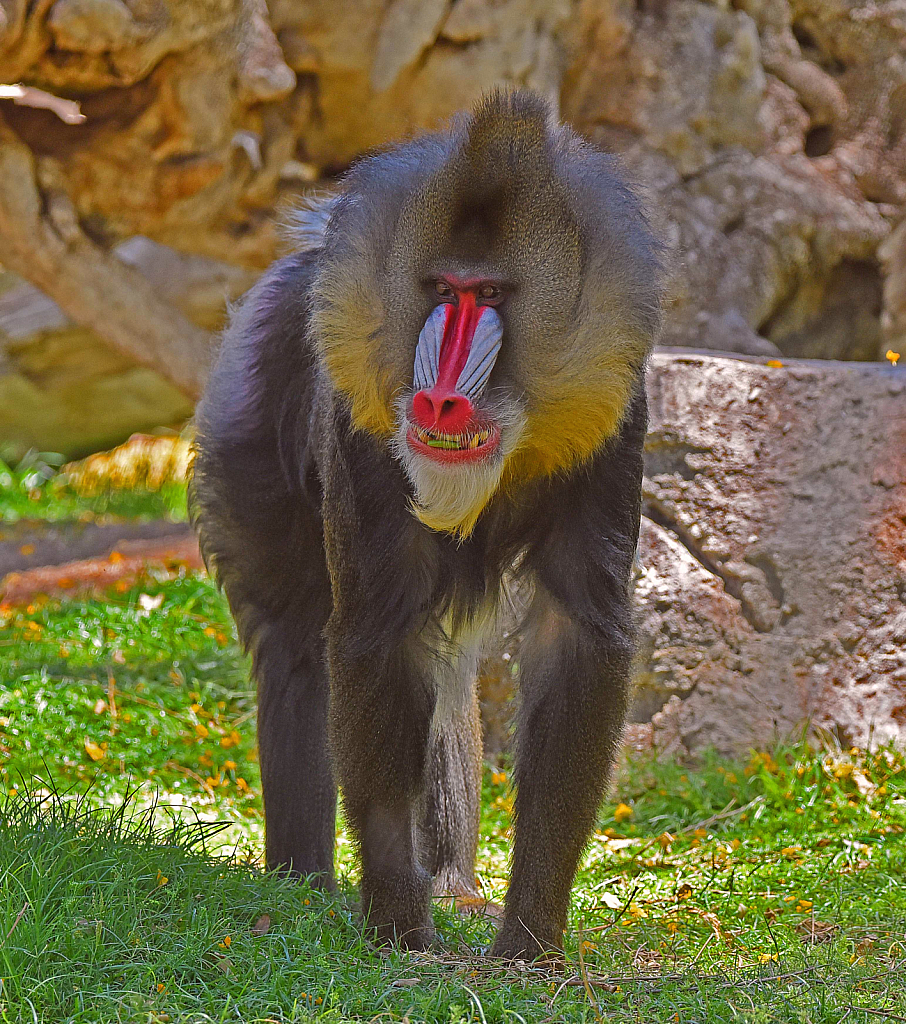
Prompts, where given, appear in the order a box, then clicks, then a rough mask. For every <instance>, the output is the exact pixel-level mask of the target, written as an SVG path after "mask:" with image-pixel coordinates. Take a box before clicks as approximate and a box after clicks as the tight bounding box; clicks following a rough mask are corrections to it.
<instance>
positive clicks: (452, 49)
mask: <svg viewBox="0 0 906 1024" xmlns="http://www.w3.org/2000/svg"><path fill="white" fill-rule="evenodd" d="M0 83H5V85H4V86H3V88H2V89H0V96H2V97H3V98H0V263H2V266H3V274H2V276H0V446H2V448H3V452H2V454H3V455H4V456H5V458H6V459H7V461H15V460H16V459H19V458H21V457H22V456H23V455H24V454H25V453H26V452H27V451H29V450H30V449H34V450H38V451H50V452H57V453H60V454H62V455H64V456H66V457H67V458H69V457H74V456H81V455H85V454H87V453H89V452H91V451H95V450H98V449H101V448H107V447H110V446H111V445H114V444H117V443H119V442H121V441H123V440H124V439H125V438H127V437H128V436H129V435H130V434H131V433H133V432H134V431H147V430H151V429H154V428H159V427H162V426H174V427H179V426H180V425H181V424H182V423H183V422H184V421H185V420H186V418H187V417H189V416H190V414H191V411H192V403H193V399H194V398H195V397H196V396H197V393H198V390H199V387H200V384H201V381H202V378H203V373H204V365H205V362H206V353H207V352H208V350H209V348H210V346H211V343H212V342H211V339H212V338H213V337H214V332H216V330H217V328H218V327H219V326H220V325H221V324H222V322H223V319H224V311H225V306H226V303H227V302H228V301H229V300H231V299H234V298H236V297H237V296H238V295H240V294H241V293H242V292H243V291H244V290H245V289H246V288H247V287H248V286H249V285H250V284H251V282H252V281H253V280H254V278H255V276H256V274H258V273H259V272H260V271H261V269H262V268H263V267H265V266H267V264H268V263H269V262H270V261H271V260H273V259H274V258H275V256H277V255H279V253H280V252H281V246H282V243H281V239H280V233H279V230H278V225H279V223H280V221H281V218H282V217H283V211H284V210H285V208H286V207H287V206H289V205H291V204H292V202H293V201H294V200H295V199H296V198H297V197H298V196H300V195H301V194H303V193H305V192H307V191H309V190H311V189H316V188H323V187H330V185H331V183H332V182H334V181H335V180H336V178H337V176H339V175H341V174H342V173H343V171H344V170H345V169H346V168H347V167H348V166H349V164H350V163H351V162H352V161H353V160H354V159H355V158H356V157H357V156H358V155H359V154H360V153H362V152H364V151H366V150H367V149H369V148H371V147H375V146H380V145H382V144H384V143H387V142H389V141H392V140H396V139H399V138H401V137H403V136H405V135H407V134H408V133H411V132H413V131H415V130H418V129H421V128H430V127H434V126H437V125H438V124H440V123H442V122H443V121H444V119H445V118H447V117H449V116H450V115H451V114H452V113H454V112H455V111H457V110H459V109H461V108H463V107H465V106H467V105H468V104H470V103H471V102H472V101H473V100H474V99H475V98H476V97H477V96H478V95H479V94H480V93H481V92H482V91H484V90H486V89H488V88H490V87H493V86H497V85H503V84H520V85H527V86H531V87H533V88H535V89H538V90H540V91H541V92H543V93H544V94H546V95H547V96H549V97H551V98H552V99H553V100H554V102H555V103H556V105H557V106H558V108H559V110H560V112H561V114H562V116H563V117H564V118H565V119H567V120H568V121H570V122H571V123H572V124H573V125H574V126H575V127H576V128H577V129H578V130H579V131H580V132H582V133H583V134H584V135H585V136H587V137H588V138H589V139H591V140H592V141H594V142H596V143H598V144H600V145H602V146H604V147H606V148H608V149H610V150H613V151H615V152H617V153H619V154H620V155H621V157H622V159H623V161H624V163H625V164H626V166H627V167H628V169H629V171H630V173H631V175H632V176H633V177H634V178H635V179H636V181H637V182H638V183H639V184H640V185H641V186H642V187H643V188H644V189H645V190H646V191H647V192H648V194H649V196H650V199H651V201H652V207H653V209H654V210H655V211H656V217H657V219H658V221H659V227H660V229H661V230H662V232H663V234H664V235H665V237H666V238H667V239H668V240H669V242H670V244H671V246H672V248H673V251H674V254H675V256H674V274H673V281H672V287H671V294H670V301H669V309H668V317H667V328H666V332H665V334H664V337H663V344H664V345H665V346H691V347H694V348H705V349H715V350H724V351H731V352H736V353H744V354H749V355H760V356H767V357H769V358H770V357H783V356H795V357H809V358H819V359H837V360H866V361H874V360H883V359H884V355H885V353H886V352H887V351H888V350H891V351H894V352H896V351H899V350H900V348H901V347H902V342H903V335H904V332H906V229H904V228H903V227H902V226H900V227H898V224H900V223H901V220H902V214H903V208H904V200H906V14H904V11H903V9H902V6H901V5H899V4H896V3H881V2H878V3H875V2H865V3H863V2H859V0H736V2H734V3H731V2H729V0H719V2H704V0H636V2H631V0H389V2H388V0H356V2H354V3H349V2H337V0H329V2H328V0H271V2H270V3H266V2H265V0H41V2H39V3H28V2H26V0H2V3H0Z"/></svg>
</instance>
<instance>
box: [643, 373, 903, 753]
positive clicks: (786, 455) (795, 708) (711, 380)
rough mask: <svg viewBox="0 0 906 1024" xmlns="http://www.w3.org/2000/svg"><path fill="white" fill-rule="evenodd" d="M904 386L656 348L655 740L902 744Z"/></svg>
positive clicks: (725, 744) (648, 591) (651, 504)
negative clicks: (816, 739) (812, 736)
mask: <svg viewBox="0 0 906 1024" xmlns="http://www.w3.org/2000/svg"><path fill="white" fill-rule="evenodd" d="M902 382H903V370H902V369H897V368H892V367H884V366H880V365H865V364H859V365H855V364H846V363H832V362H826V363H821V362H812V361H788V362H787V361H785V362H784V365H783V366H781V367H770V366H767V365H763V364H762V363H761V362H756V361H740V360H731V359H727V358H719V357H714V356H708V355H704V354H691V353H690V354H685V355H684V354H678V353H670V354H668V353H664V354H658V355H656V356H655V357H654V360H653V363H652V366H651V370H650V373H649V382H648V383H649V397H650V405H651V426H650V433H649V436H648V439H647V443H646V449H647V450H646V477H645V490H644V500H645V515H646V520H647V521H645V522H644V524H643V531H642V541H641V545H640V557H641V563H642V569H641V573H640V577H639V580H638V584H637V593H638V600H639V604H640V614H641V625H642V637H643V642H642V646H641V650H640V658H639V668H638V695H637V699H636V705H635V711H634V714H633V718H634V719H635V720H637V721H644V720H646V719H649V718H650V719H651V720H652V724H653V726H654V733H653V735H654V743H655V745H656V746H658V747H659V748H660V749H672V750H679V751H681V752H682V751H684V752H689V751H694V750H701V749H702V748H704V747H707V746H714V747H716V748H717V749H718V750H720V751H722V752H725V753H737V754H738V753H744V752H745V751H746V750H747V749H748V748H749V747H752V746H755V747H764V746H767V745H770V744H771V743H773V742H776V741H777V740H778V739H795V738H796V737H797V736H798V735H799V734H800V731H801V730H802V729H803V728H805V727H808V726H810V727H811V728H812V729H815V730H825V731H828V732H831V733H833V734H834V735H835V736H836V737H837V738H838V739H839V741H840V742H842V743H843V744H844V745H851V744H855V745H858V746H866V745H867V744H869V742H874V743H881V742H885V741H887V740H895V741H897V742H900V743H904V742H906V649H904V647H903V642H902V640H898V639H897V638H898V637H899V636H900V634H901V633H903V631H904V627H903V622H904V620H906V402H904V401H903V391H902V390H901V387H900V386H901V384H902ZM665 702H666V703H665Z"/></svg>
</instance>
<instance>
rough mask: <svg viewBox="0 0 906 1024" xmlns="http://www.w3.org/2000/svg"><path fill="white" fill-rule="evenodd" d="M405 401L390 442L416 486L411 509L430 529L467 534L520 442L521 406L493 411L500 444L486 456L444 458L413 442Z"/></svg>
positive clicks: (494, 489)
mask: <svg viewBox="0 0 906 1024" xmlns="http://www.w3.org/2000/svg"><path fill="white" fill-rule="evenodd" d="M401 405H402V406H403V408H401V409H400V410H399V416H398V420H397V421H398V423H399V424H400V425H399V428H398V429H397V432H396V434H395V435H394V438H393V442H392V445H393V453H394V455H395V456H396V457H397V459H399V461H400V462H401V463H402V465H403V468H404V469H405V471H406V476H408V478H409V481H410V483H411V484H412V487H413V489H414V490H415V501H414V503H413V508H412V511H413V513H414V514H415V516H416V517H417V518H418V519H419V520H420V521H421V522H423V523H424V524H425V525H426V526H428V527H430V528H431V529H432V530H439V531H441V532H444V533H454V534H458V535H460V536H463V537H467V536H468V535H469V534H470V533H471V532H472V529H473V528H474V526H475V523H476V521H477V520H478V517H479V516H480V515H481V512H482V510H483V509H484V507H485V505H487V503H488V502H489V501H490V500H491V497H492V496H493V494H494V492H495V491H496V490H497V487H498V485H499V484H500V478H501V477H502V475H503V469H504V466H505V464H506V460H507V457H508V456H509V455H510V454H511V453H512V452H513V450H514V449H515V448H516V445H517V444H518V442H519V439H520V437H521V435H522V429H523V423H524V418H523V415H522V412H521V410H518V411H510V414H509V415H508V416H506V417H503V416H499V415H498V416H495V418H496V419H497V422H498V423H499V425H500V444H499V446H498V448H497V450H496V451H495V452H494V453H493V454H492V455H489V456H488V457H487V458H486V459H482V460H480V461H475V462H449V463H444V462H438V461H437V460H436V459H432V458H430V457H429V456H427V455H422V454H420V453H419V452H416V451H413V450H412V448H411V447H410V446H409V442H408V440H407V435H408V432H409V421H408V418H407V416H406V415H405V410H407V409H408V407H409V400H408V399H407V400H406V401H405V402H404V403H401Z"/></svg>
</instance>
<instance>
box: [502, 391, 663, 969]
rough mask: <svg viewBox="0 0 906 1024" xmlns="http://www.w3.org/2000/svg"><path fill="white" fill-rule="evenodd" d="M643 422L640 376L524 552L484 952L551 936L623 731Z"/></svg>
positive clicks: (514, 948) (522, 952)
mask: <svg viewBox="0 0 906 1024" xmlns="http://www.w3.org/2000/svg"><path fill="white" fill-rule="evenodd" d="M645 424H646V407H645V396H644V391H643V390H642V389H641V385H640V386H639V390H638V393H637V395H636V397H635V399H634V400H633V404H632V406H631V407H630V409H629V411H628V413H627V418H626V420H625V422H624V425H623V429H622V432H621V434H620V436H619V437H618V438H617V439H615V440H613V441H612V442H611V443H610V444H608V445H607V446H606V447H605V448H604V449H603V450H602V451H601V452H599V453H598V455H597V456H596V457H595V458H594V459H593V460H592V462H591V464H590V465H588V466H585V467H582V468H580V469H579V470H577V471H575V472H574V473H573V474H572V476H571V477H570V478H569V480H567V481H565V482H564V483H562V484H559V485H558V484H553V485H552V486H551V492H552V495H553V493H556V494H557V507H559V508H560V509H561V510H562V511H561V512H560V514H559V516H558V517H557V518H556V519H554V520H553V527H552V529H551V531H550V533H549V535H548V536H547V537H545V538H544V540H543V541H542V542H541V543H540V544H538V545H537V546H536V547H535V548H534V549H533V550H531V551H529V552H528V555H527V559H526V567H527V568H528V569H529V571H531V572H532V573H533V576H534V580H535V598H534V601H533V604H532V607H531V609H530V612H529V616H528V621H527V624H526V638H525V649H524V652H523V654H522V655H521V658H520V661H521V664H522V673H521V702H520V709H519V720H518V725H517V737H518V739H517V750H516V772H515V775H516V785H517V796H516V841H515V850H514V854H513V870H512V877H511V882H510V888H509V891H508V893H507V898H506V915H505V919H504V924H503V927H502V929H501V932H500V934H499V935H498V937H497V940H496V942H495V944H494V948H493V953H494V954H495V955H500V956H506V957H519V956H523V957H528V958H532V957H534V956H537V955H538V954H539V953H540V952H542V951H545V950H549V949H552V948H558V947H559V946H560V943H561V941H562V936H563V930H564V928H565V927H566V915H567V909H568V904H569V892H570V887H571V886H572V882H573V877H574V875H575V872H576V867H577V865H578V861H579V857H580V855H581V853H582V850H583V848H584V846H585V844H586V842H587V841H588V838H589V835H590V834H591V831H592V829H593V827H594V823H595V819H596V816H597V811H598V806H599V804H600V802H601V799H602V797H603V794H604V787H605V784H606V782H607V778H608V774H609V772H610V769H611V766H612V765H613V761H614V758H615V756H616V752H617V749H618V745H619V742H620V738H621V735H622V730H623V723H624V720H625V715H626V708H627V703H628V696H629V686H630V673H631V661H632V654H633V628H632V611H631V606H630V587H631V578H632V566H633V559H634V555H635V548H636V543H637V541H638V531H639V515H640V504H639V491H640V485H641V476H642V443H643V440H644V435H645ZM561 487H563V488H564V489H565V491H566V492H567V493H563V492H562V491H561V490H560V488H561Z"/></svg>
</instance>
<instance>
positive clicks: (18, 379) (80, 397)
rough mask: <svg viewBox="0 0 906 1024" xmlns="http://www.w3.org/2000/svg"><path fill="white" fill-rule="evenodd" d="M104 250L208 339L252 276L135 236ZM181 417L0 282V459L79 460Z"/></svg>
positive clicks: (12, 282)
mask: <svg viewBox="0 0 906 1024" xmlns="http://www.w3.org/2000/svg"><path fill="white" fill-rule="evenodd" d="M113 252H114V254H115V256H116V257H117V258H118V259H119V260H120V261H122V262H124V263H125V264H127V265H128V266H131V267H133V268H135V269H138V270H139V271H140V272H141V273H142V276H143V277H144V278H145V279H146V280H147V281H149V282H150V284H151V286H152V288H153V289H154V291H155V292H156V294H158V295H159V296H161V298H162V299H163V300H164V301H166V302H168V303H171V304H172V305H173V306H174V307H175V308H177V309H178V310H180V311H181V312H182V313H183V314H184V315H185V316H186V317H187V319H189V320H190V321H191V322H193V323H195V324H197V325H198V326H199V327H203V328H205V329H206V330H211V331H213V330H216V329H218V328H219V327H220V326H221V325H222V323H223V318H224V309H225V303H226V301H228V300H232V299H235V298H237V297H238V296H239V295H240V294H242V292H243V291H245V289H246V288H248V287H249V286H250V285H251V284H252V282H253V281H254V279H255V276H256V274H255V273H254V272H253V271H249V270H244V269H242V268H240V267H236V266H232V265H230V264H226V263H220V262H217V261H215V260H209V259H206V258H204V257H201V256H184V255H181V254H179V253H177V252H176V251H175V250H173V249H169V248H167V247H166V246H162V245H159V244H157V243H156V242H152V241H150V240H149V239H147V238H142V237H141V236H137V237H136V238H132V239H130V240H129V241H128V242H124V243H122V244H121V245H119V246H117V247H116V248H115V249H114V250H113ZM191 414H192V403H191V402H190V401H188V400H187V398H186V397H185V395H183V394H181V393H180V392H179V391H178V390H177V389H176V388H175V387H174V386H173V384H171V383H170V382H169V381H167V380H164V379H163V377H161V376H160V374H158V373H156V372H155V371H154V370H152V369H150V368H148V367H144V366H138V365H136V363H134V362H133V361H132V360H130V359H128V358H127V357H125V356H123V355H122V354H120V353H118V352H117V351H116V350H115V349H114V348H112V347H111V346H110V345H107V344H105V343H104V342H103V341H102V340H101V339H100V338H98V336H97V335H96V334H95V333H94V332H92V331H90V330H88V329H87V328H85V327H84V326H82V325H81V324H77V323H74V322H73V321H72V320H71V319H70V318H69V317H68V316H66V314H65V313H64V312H63V311H62V310H61V309H60V307H59V306H58V305H57V304H56V303H55V302H53V301H52V300H51V299H49V298H47V297H46V296H45V295H44V294H42V293H41V292H40V291H38V289H37V288H35V287H34V286H33V285H31V284H28V283H27V282H24V281H22V280H21V279H20V278H16V277H14V276H13V275H12V274H4V275H2V276H0V456H2V457H4V458H6V459H17V458H19V457H20V456H21V455H23V454H24V453H25V451H27V450H28V449H30V448H36V449H37V450H38V451H53V452H60V453H62V454H64V455H66V456H67V457H73V456H77V455H83V454H85V453H87V452H91V451H97V450H99V449H103V448H110V447H112V446H113V445H115V444H118V443H119V442H120V441H122V440H123V437H124V435H125V436H128V435H129V434H131V433H133V432H135V431H141V430H148V429H152V428H154V427H159V426H165V425H178V424H180V423H182V422H183V421H184V420H185V419H186V417H188V416H190V415H191Z"/></svg>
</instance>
